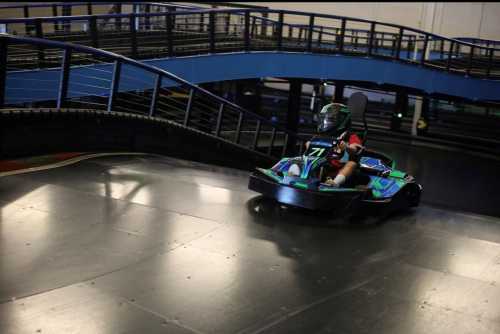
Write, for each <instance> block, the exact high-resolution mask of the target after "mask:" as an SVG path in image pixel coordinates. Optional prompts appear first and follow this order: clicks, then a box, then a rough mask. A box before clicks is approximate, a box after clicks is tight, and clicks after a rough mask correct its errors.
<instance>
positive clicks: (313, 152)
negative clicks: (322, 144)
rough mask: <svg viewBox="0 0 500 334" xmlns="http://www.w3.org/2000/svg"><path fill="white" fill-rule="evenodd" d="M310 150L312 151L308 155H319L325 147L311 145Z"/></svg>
mask: <svg viewBox="0 0 500 334" xmlns="http://www.w3.org/2000/svg"><path fill="white" fill-rule="evenodd" d="M311 151H312V152H311V153H309V156H314V155H315V156H317V157H320V156H321V155H322V154H323V152H325V149H324V148H319V147H313V148H312V149H311Z"/></svg>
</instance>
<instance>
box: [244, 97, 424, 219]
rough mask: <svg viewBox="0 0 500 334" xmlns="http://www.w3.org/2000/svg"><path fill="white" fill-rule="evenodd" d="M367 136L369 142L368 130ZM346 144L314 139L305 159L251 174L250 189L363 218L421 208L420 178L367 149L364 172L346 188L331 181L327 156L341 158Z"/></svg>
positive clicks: (360, 163) (293, 159)
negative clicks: (339, 150) (340, 147)
mask: <svg viewBox="0 0 500 334" xmlns="http://www.w3.org/2000/svg"><path fill="white" fill-rule="evenodd" d="M365 99H366V97H365ZM364 106H365V107H364V108H366V101H365V103H364ZM363 114H364V112H363ZM365 124H366V122H365ZM363 137H364V138H363V142H365V140H366V131H365V136H363ZM340 140H344V138H343V137H342V136H340V137H339V138H337V139H332V138H321V137H320V138H314V139H313V140H311V141H310V143H309V146H308V148H307V149H306V151H305V152H304V153H303V154H302V155H301V156H296V157H290V158H282V159H281V160H280V161H279V162H278V163H276V164H275V165H274V166H273V167H271V168H269V169H265V168H257V169H256V171H254V172H253V173H252V174H251V175H250V181H249V184H248V188H249V189H250V190H253V191H256V192H258V193H261V194H262V195H264V196H266V197H270V198H274V199H275V200H277V201H278V202H280V203H283V204H288V205H291V206H296V207H302V208H307V209H312V210H327V211H330V210H335V211H338V210H346V209H351V210H354V212H355V214H359V215H371V214H377V213H390V212H393V211H399V210H402V209H403V210H404V209H408V208H410V207H416V206H418V205H419V202H420V194H421V191H422V186H421V185H420V184H418V183H416V182H415V179H414V177H413V176H411V175H408V174H407V173H405V172H403V171H400V170H397V169H396V168H395V167H396V166H395V162H394V161H393V160H392V159H391V158H390V157H388V156H386V155H384V154H382V153H380V152H376V151H371V150H368V149H366V148H363V149H362V151H361V152H358V159H359V160H358V168H357V170H356V171H355V173H354V174H353V175H352V176H351V177H350V178H349V179H348V180H347V181H346V182H345V183H344V184H343V185H342V186H340V187H335V186H333V185H330V184H329V183H327V182H325V181H326V175H327V174H328V173H327V172H328V168H330V164H329V162H328V160H327V157H329V156H331V154H335V152H332V150H334V149H336V148H337V144H338V141H340Z"/></svg>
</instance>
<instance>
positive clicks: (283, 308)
mask: <svg viewBox="0 0 500 334" xmlns="http://www.w3.org/2000/svg"><path fill="white" fill-rule="evenodd" d="M403 163H405V162H403ZM408 163H411V162H408ZM409 167H412V166H409ZM417 172H418V171H417ZM425 175H426V174H425V173H424V177H426V176H425ZM247 180H248V173H247V172H244V171H238V170H233V169H228V168H220V167H214V166H208V165H203V164H197V163H192V162H186V161H181V160H176V159H171V158H162V157H148V156H134V157H132V156H130V157H105V158H97V159H93V160H88V161H83V162H79V163H78V164H75V165H72V166H66V167H62V168H57V169H53V170H48V171H42V172H36V173H29V174H23V175H16V176H8V177H5V178H1V179H0V204H1V211H0V217H1V223H0V332H1V333H16V334H17V333H37V332H38V333H63V332H64V333H121V332H127V333H498V332H500V219H498V218H492V217H488V216H481V215H475V214H465V213H457V212H453V211H447V210H443V209H438V208H436V207H431V206H428V205H422V206H420V207H419V208H417V209H416V210H413V211H411V212H409V213H406V214H400V215H397V216H393V217H390V218H389V219H387V220H384V221H380V220H378V219H375V218H370V219H367V220H366V221H350V222H349V221H346V220H345V219H343V218H341V217H332V216H325V215H318V214H315V213H313V212H308V211H304V210H299V209H292V208H287V207H282V206H281V205H279V204H277V203H275V202H273V201H270V200H267V199H265V198H262V197H260V196H258V195H257V194H256V193H253V192H251V191H249V190H247ZM422 183H424V186H426V185H425V182H422ZM429 188H431V189H432V186H430V187H429V186H427V187H426V189H429ZM427 193H428V194H429V191H428V190H427ZM427 196H434V194H430V195H427Z"/></svg>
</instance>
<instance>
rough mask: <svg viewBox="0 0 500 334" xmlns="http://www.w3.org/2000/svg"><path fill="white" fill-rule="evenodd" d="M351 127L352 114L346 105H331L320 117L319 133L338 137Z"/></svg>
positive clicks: (324, 108) (324, 109) (327, 106)
mask: <svg viewBox="0 0 500 334" xmlns="http://www.w3.org/2000/svg"><path fill="white" fill-rule="evenodd" d="M350 127H351V112H350V111H349V109H348V108H347V106H346V105H345V104H342V103H330V104H327V105H326V106H324V107H323V109H321V111H320V113H319V115H318V132H319V133H323V134H328V135H333V136H338V135H340V134H341V133H343V132H345V131H347V130H348V129H349V128H350Z"/></svg>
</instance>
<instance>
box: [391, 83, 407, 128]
mask: <svg viewBox="0 0 500 334" xmlns="http://www.w3.org/2000/svg"><path fill="white" fill-rule="evenodd" d="M407 114H408V94H407V93H406V92H404V91H398V92H396V101H395V103H394V109H393V112H392V117H391V130H394V131H397V130H399V129H400V128H401V122H402V120H403V117H405V116H406V115H407Z"/></svg>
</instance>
